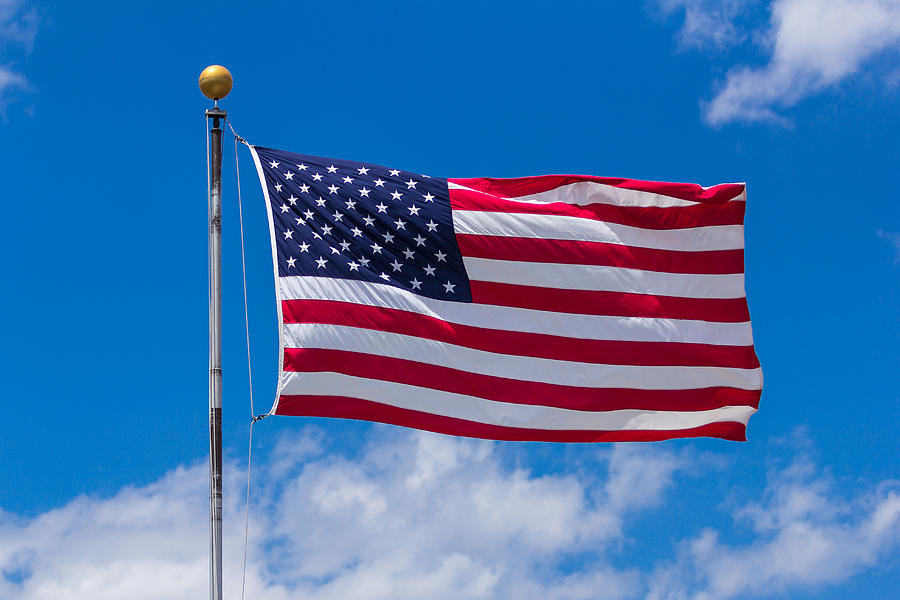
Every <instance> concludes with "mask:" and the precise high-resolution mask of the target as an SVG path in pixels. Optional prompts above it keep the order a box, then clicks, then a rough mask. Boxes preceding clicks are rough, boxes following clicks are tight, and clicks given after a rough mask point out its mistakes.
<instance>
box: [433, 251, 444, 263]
mask: <svg viewBox="0 0 900 600" xmlns="http://www.w3.org/2000/svg"><path fill="white" fill-rule="evenodd" d="M435 256H436V257H437V259H438V262H446V261H447V255H446V254H444V253H443V252H438V253H437V254H435Z"/></svg>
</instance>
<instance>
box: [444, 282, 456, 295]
mask: <svg viewBox="0 0 900 600" xmlns="http://www.w3.org/2000/svg"><path fill="white" fill-rule="evenodd" d="M455 287H456V285H455V284H453V283H450V282H449V281H448V282H447V283H445V284H444V289H445V290H447V293H448V294H449V293H450V292H452V291H453V288H455Z"/></svg>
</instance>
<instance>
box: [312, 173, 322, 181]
mask: <svg viewBox="0 0 900 600" xmlns="http://www.w3.org/2000/svg"><path fill="white" fill-rule="evenodd" d="M313 179H315V180H316V181H322V176H321V175H319V174H318V173H313Z"/></svg>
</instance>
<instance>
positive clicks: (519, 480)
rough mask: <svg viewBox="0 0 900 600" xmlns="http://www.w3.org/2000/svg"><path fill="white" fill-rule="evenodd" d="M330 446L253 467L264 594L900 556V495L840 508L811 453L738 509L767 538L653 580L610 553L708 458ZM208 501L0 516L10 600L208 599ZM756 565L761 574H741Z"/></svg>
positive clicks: (119, 502)
mask: <svg viewBox="0 0 900 600" xmlns="http://www.w3.org/2000/svg"><path fill="white" fill-rule="evenodd" d="M320 440H321V436H320V435H318V434H317V433H316V432H315V431H314V430H310V431H307V432H304V433H303V434H297V435H293V436H290V437H287V438H285V439H284V440H282V442H281V443H280V444H279V445H278V446H277V448H276V449H275V450H274V451H273V452H272V453H271V455H270V456H268V457H265V460H264V461H263V462H262V463H260V464H261V466H260V468H259V469H258V470H257V471H256V473H257V474H256V476H255V477H254V480H255V481H256V482H257V483H256V484H255V496H256V501H255V502H254V508H253V511H252V515H253V518H252V520H251V528H250V554H249V556H250V559H249V563H248V571H247V573H248V580H247V592H248V597H250V598H256V599H260V600H287V599H288V598H304V599H315V600H331V599H335V600H337V599H343V598H355V599H362V600H367V599H372V600H374V599H381V598H384V599H388V598H390V599H404V598H409V599H413V598H415V599H417V600H418V599H419V598H435V599H441V598H448V599H450V598H452V599H454V600H456V599H467V598H522V599H525V600H529V599H535V600H537V599H541V600H543V599H550V600H578V599H584V600H588V599H590V600H596V599H601V600H602V599H604V598H609V599H613V598H623V599H626V598H640V597H646V595H647V594H650V597H655V598H680V597H685V598H686V597H692V598H699V597H705V598H711V599H712V598H728V597H731V596H734V595H735V594H741V593H749V592H751V591H752V592H760V593H765V592H766V590H770V589H775V587H777V586H782V587H783V588H784V589H805V588H806V587H808V586H809V585H811V584H821V583H829V582H830V583H835V582H839V581H843V580H845V579H846V578H847V577H849V576H850V575H851V574H853V573H855V572H859V571H860V570H862V569H865V568H867V567H868V566H870V565H872V564H874V562H875V561H876V560H877V559H878V558H879V557H881V556H884V554H885V553H887V552H889V551H890V550H891V549H893V548H895V547H896V543H897V536H898V533H900V528H898V517H900V496H897V494H896V493H894V492H893V491H891V490H890V489H888V488H884V489H881V488H879V489H876V490H873V491H869V492H866V493H864V494H861V495H860V496H858V497H857V498H851V499H840V497H839V495H838V494H837V493H836V491H835V489H834V486H833V484H832V483H831V482H830V481H829V480H828V479H827V478H825V477H822V476H820V475H816V470H815V468H814V467H813V466H811V463H809V462H808V461H805V460H801V461H798V462H796V463H794V464H793V465H790V466H789V467H787V468H783V469H776V470H774V471H773V473H772V479H771V481H770V484H769V487H768V488H767V490H766V491H765V493H764V494H763V495H762V497H761V498H760V499H759V500H757V501H753V502H751V503H749V504H747V505H745V506H743V507H740V508H738V509H736V510H735V512H734V514H735V517H736V519H737V520H738V523H739V524H741V525H742V526H744V527H746V528H747V529H749V530H750V531H751V533H752V534H753V536H755V538H756V540H755V541H754V542H752V543H750V544H748V545H745V546H732V545H729V544H728V543H727V541H725V540H723V539H722V533H720V532H717V531H716V530H712V529H702V528H703V525H704V524H698V528H697V531H698V534H697V535H696V537H693V538H691V539H689V540H686V541H684V542H683V543H682V544H680V545H677V546H676V547H675V548H671V549H667V548H660V549H659V550H658V552H659V557H660V559H659V562H658V567H656V568H652V569H650V570H649V571H640V570H638V569H636V568H628V567H627V566H622V565H616V562H617V561H616V560H614V559H615V557H616V555H617V553H618V552H619V551H620V549H621V548H622V547H623V546H624V545H626V543H633V542H634V540H629V539H628V536H629V535H630V534H629V528H628V527H627V525H628V523H629V521H630V520H632V519H635V518H637V517H641V518H642V519H643V518H646V517H648V516H652V514H653V511H654V509H655V507H657V506H661V505H664V504H669V503H670V502H671V500H672V495H673V494H674V492H675V491H676V486H677V480H678V479H680V478H682V477H683V476H685V475H687V476H693V475H696V474H697V473H698V471H699V470H700V469H701V467H700V464H701V463H703V464H707V463H708V462H709V461H708V460H706V458H708V457H706V458H704V460H703V461H699V460H697V459H696V458H693V459H692V458H691V457H690V455H688V454H678V453H675V452H672V451H671V450H668V449H666V448H665V447H658V446H616V447H614V448H612V449H608V448H607V449H602V450H599V449H598V451H597V454H596V461H597V462H596V463H594V464H591V465H590V468H589V469H583V472H578V475H577V476H575V475H574V474H573V473H574V472H575V471H573V472H572V473H569V474H554V475H541V476H538V475H535V474H534V473H531V472H529V471H527V470H524V469H521V468H515V467H511V466H509V461H508V460H504V457H503V456H501V455H500V454H499V453H498V451H497V448H498V446H497V445H495V444H490V443H481V442H474V441H471V440H458V439H452V438H446V437H441V436H435V435H429V434H419V433H410V434H391V435H388V436H384V435H379V436H376V437H375V438H373V439H372V440H371V442H370V444H369V445H368V447H367V449H366V450H365V451H364V452H363V454H362V455H354V456H353V457H352V458H350V457H349V456H345V455H342V454H340V453H338V454H335V453H333V452H326V451H324V449H323V448H321V446H320ZM703 468H708V467H703ZM229 472H230V473H231V474H232V477H231V478H230V479H229V480H228V481H227V482H226V485H227V487H226V494H225V498H226V506H225V510H226V521H225V522H226V524H227V527H228V528H227V530H226V536H225V551H226V554H225V563H226V568H225V570H224V572H225V576H226V578H225V585H226V591H227V592H228V593H229V595H230V596H235V595H236V594H237V590H238V589H239V588H240V561H241V556H240V548H241V539H242V535H243V511H242V506H241V499H242V493H241V484H242V482H241V479H242V477H244V474H242V473H241V472H240V471H239V469H238V468H237V466H236V465H229ZM691 481H692V482H696V480H695V479H692V480H691ZM205 492H206V465H205V464H197V465H193V466H187V467H182V468H179V469H176V470H175V471H173V472H171V473H169V474H168V475H166V476H165V477H163V478H162V479H160V480H159V481H157V482H155V483H153V484H150V485H147V486H144V487H139V488H125V489H123V490H121V491H120V492H118V493H117V494H115V495H114V496H112V497H108V498H94V497H81V498H77V499H75V500H73V501H72V502H70V503H69V504H67V505H66V506H63V507H62V508H59V509H56V510H52V511H48V512H46V513H44V514H41V515H38V516H36V517H34V518H30V519H24V518H20V517H17V516H15V515H12V514H8V513H0V571H2V577H0V597H3V598H10V599H16V600H44V599H51V598H52V599H53V600H82V599H85V600H86V599H90V600H107V599H109V600H113V599H116V600H118V599H119V598H131V599H136V600H141V599H144V598H163V597H164V598H171V599H174V600H180V599H182V598H183V599H187V598H197V597H203V596H204V595H205V594H206V586H207V554H206V526H207V518H206V510H207V505H206V501H205V498H206V493H205ZM748 495H749V497H751V498H752V497H754V496H758V495H759V494H753V493H752V492H751V493H749V494H748ZM672 552H674V553H675V554H674V555H673V554H672ZM841 552H843V553H844V554H840V555H839V553H841ZM839 556H843V557H844V559H845V560H844V562H842V563H841V564H837V561H838V558H839ZM667 557H672V558H667ZM744 560H746V561H749V563H748V564H749V565H750V566H749V567H748V566H746V565H744V566H742V567H741V568H739V569H735V568H734V565H735V562H736V561H744ZM618 562H621V561H618ZM754 574H757V575H754ZM702 594H706V596H703V595H702Z"/></svg>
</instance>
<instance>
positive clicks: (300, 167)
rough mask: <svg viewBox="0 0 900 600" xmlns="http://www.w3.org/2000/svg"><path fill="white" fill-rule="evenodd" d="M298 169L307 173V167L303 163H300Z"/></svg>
mask: <svg viewBox="0 0 900 600" xmlns="http://www.w3.org/2000/svg"><path fill="white" fill-rule="evenodd" d="M297 168H298V169H300V170H301V171H305V170H306V169H307V167H306V165H304V164H303V163H300V164H299V165H297Z"/></svg>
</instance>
